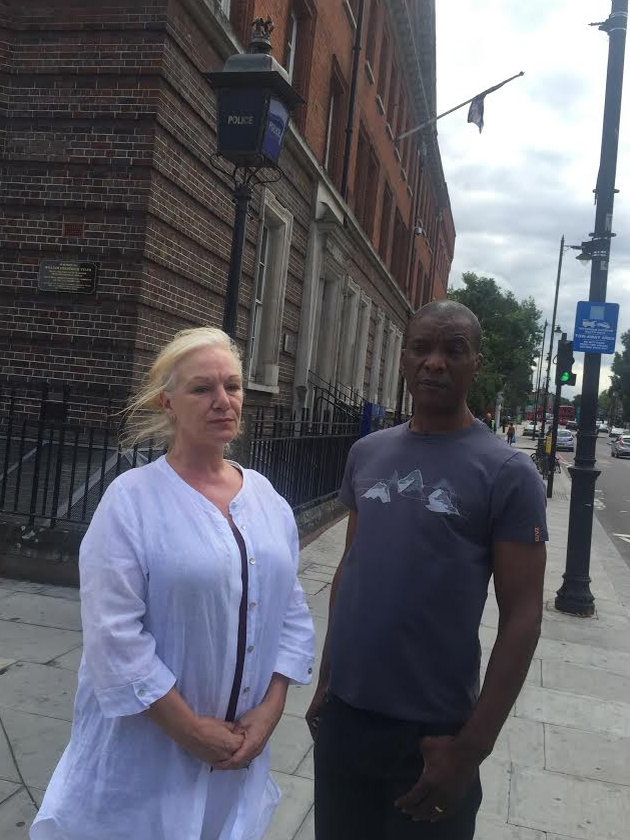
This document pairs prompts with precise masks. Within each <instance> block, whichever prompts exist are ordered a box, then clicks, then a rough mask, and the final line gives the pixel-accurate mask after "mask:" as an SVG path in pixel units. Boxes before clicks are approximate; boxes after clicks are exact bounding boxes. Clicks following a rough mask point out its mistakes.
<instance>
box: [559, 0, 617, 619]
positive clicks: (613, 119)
mask: <svg viewBox="0 0 630 840" xmlns="http://www.w3.org/2000/svg"><path fill="white" fill-rule="evenodd" d="M627 27H628V0H612V9H611V13H610V17H609V18H608V20H606V21H604V22H603V23H602V24H599V28H600V29H601V30H602V31H604V32H607V33H608V36H609V44H608V70H607V75H606V99H605V104H604V125H603V129H602V145H601V155H600V164H599V174H598V177H597V187H596V190H595V198H596V202H597V209H596V212H595V230H594V232H593V233H592V234H591V239H592V241H591V242H589V243H584V246H585V254H588V255H589V256H590V257H591V285H590V290H589V300H590V301H594V302H598V303H601V302H604V301H605V300H606V286H607V282H608V261H609V256H610V241H611V237H612V236H613V233H612V219H613V205H614V200H615V175H616V171H617V151H618V146H619V123H620V116H621V92H622V86H623V65H624V52H625V44H626V30H627ZM600 364H601V356H600V355H598V354H595V353H586V354H585V356H584V374H583V379H582V405H581V411H580V422H579V426H578V436H577V451H576V454H575V464H574V465H573V466H571V467H569V472H570V473H571V478H572V482H571V506H570V512H569V533H568V540H567V559H566V569H565V573H564V582H563V584H562V587H561V588H560V589H559V590H558V594H557V597H556V602H555V603H556V608H557V609H558V610H562V612H566V613H570V614H572V615H584V616H591V615H593V613H594V612H595V599H594V598H593V594H592V592H591V590H590V586H589V584H590V582H591V578H590V574H589V572H590V560H591V537H592V532H593V509H594V502H595V482H596V481H597V477H598V475H599V470H596V469H595V463H596V461H595V448H596V443H597V429H596V426H595V420H596V418H597V402H598V397H599V373H600Z"/></svg>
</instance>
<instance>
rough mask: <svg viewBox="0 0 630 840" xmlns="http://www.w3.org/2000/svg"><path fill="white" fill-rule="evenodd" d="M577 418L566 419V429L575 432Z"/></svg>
mask: <svg viewBox="0 0 630 840" xmlns="http://www.w3.org/2000/svg"><path fill="white" fill-rule="evenodd" d="M577 427H578V424H577V420H567V429H569V430H572V431H574V432H577Z"/></svg>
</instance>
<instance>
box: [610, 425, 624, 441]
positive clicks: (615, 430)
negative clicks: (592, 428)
mask: <svg viewBox="0 0 630 840" xmlns="http://www.w3.org/2000/svg"><path fill="white" fill-rule="evenodd" d="M622 434H623V429H621V428H620V427H619V426H613V427H612V429H611V430H610V432H609V433H608V437H609V439H610V440H611V441H615V440H617V438H619V437H621V435H622Z"/></svg>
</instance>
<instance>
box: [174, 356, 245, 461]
mask: <svg viewBox="0 0 630 840" xmlns="http://www.w3.org/2000/svg"><path fill="white" fill-rule="evenodd" d="M162 406H163V408H164V410H165V411H166V412H167V413H168V414H169V416H170V417H171V418H172V419H173V421H174V424H175V441H176V442H177V443H179V444H184V445H189V446H193V447H195V448H204V447H213V448H214V447H217V446H225V445H226V444H228V443H230V441H232V440H233V439H234V438H235V437H236V435H237V433H238V430H239V424H240V420H241V409H242V407H243V381H242V377H241V374H240V372H239V369H238V365H237V363H236V361H235V359H234V358H233V356H232V354H231V353H230V352H229V351H228V350H226V349H224V348H223V347H201V348H200V349H199V350H193V351H192V352H190V353H188V354H187V355H186V356H184V358H183V359H182V360H181V362H180V363H179V364H178V365H177V367H176V368H175V377H174V383H173V387H172V391H171V393H170V394H167V393H166V392H164V393H163V394H162Z"/></svg>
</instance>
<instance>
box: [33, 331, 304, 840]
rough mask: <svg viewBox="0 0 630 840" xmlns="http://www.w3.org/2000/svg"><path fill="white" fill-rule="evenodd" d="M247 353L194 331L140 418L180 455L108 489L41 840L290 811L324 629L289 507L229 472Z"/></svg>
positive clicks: (248, 837) (164, 367) (164, 835)
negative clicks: (303, 719) (295, 728)
mask: <svg viewBox="0 0 630 840" xmlns="http://www.w3.org/2000/svg"><path fill="white" fill-rule="evenodd" d="M242 402H243V391H242V371H241V363H240V359H239V356H238V351H237V349H236V348H235V346H234V345H233V344H232V342H231V341H230V339H229V338H228V336H227V335H226V334H225V333H223V332H221V331H220V330H217V329H210V328H201V329H193V330H186V331H184V332H181V333H179V334H178V335H176V336H175V338H174V339H173V341H172V342H171V343H170V344H168V345H167V346H166V347H165V348H164V349H163V350H162V352H161V353H160V355H159V356H158V358H157V359H156V361H155V363H154V365H153V367H152V368H151V371H150V374H149V378H148V384H147V386H146V387H145V388H144V389H143V391H142V393H141V394H140V395H139V396H138V398H137V399H136V400H135V401H134V402H133V403H132V405H131V408H130V423H131V427H132V428H133V429H135V432H134V435H133V438H132V441H135V442H139V441H141V440H145V439H147V438H153V440H154V441H155V440H162V441H163V442H164V443H165V444H166V446H167V454H166V456H164V457H162V458H160V459H159V460H157V461H155V462H154V463H151V464H148V465H147V466H144V467H141V468H139V469H134V470H129V471H128V472H126V473H124V474H123V475H121V476H120V477H119V478H117V479H116V480H115V481H114V482H113V483H112V485H111V486H110V487H109V489H108V490H107V492H106V493H105V495H104V496H103V499H102V501H101V503H100V505H99V507H98V509H97V511H96V513H95V514H94V518H93V520H92V522H91V524H90V527H89V529H88V531H87V534H86V535H85V538H84V540H83V543H82V545H81V551H80V560H79V562H80V571H81V615H82V620H83V633H84V652H83V658H82V662H81V668H80V671H79V687H78V690H77V696H76V700H75V709H74V721H73V725H72V734H71V739H70V744H69V745H68V747H67V749H66V751H65V753H64V754H63V756H62V758H61V760H60V762H59V764H58V766H57V769H56V770H55V772H54V774H53V777H52V779H51V781H50V784H49V787H48V790H47V792H46V795H45V797H44V801H43V803H42V807H41V810H40V812H39V814H38V816H37V818H36V820H35V822H34V823H33V826H32V828H31V838H32V840H258V838H261V837H262V836H263V835H264V833H265V831H266V829H267V827H268V825H269V822H270V820H271V817H272V815H273V811H274V809H275V806H276V804H277V802H278V799H279V792H278V789H277V787H276V785H275V783H274V782H273V780H272V779H271V776H270V775H269V749H268V746H267V742H268V740H269V737H270V735H271V734H272V732H273V730H274V728H275V726H276V724H277V723H278V721H279V719H280V716H281V714H282V711H283V708H284V702H285V698H286V692H287V687H288V685H289V683H290V682H291V681H295V682H298V683H308V682H310V679H311V673H312V668H313V626H312V622H311V618H310V615H309V612H308V608H307V606H306V603H305V598H304V593H303V591H302V588H301V586H300V584H299V582H298V579H297V566H298V552H299V549H298V535H297V530H296V526H295V521H294V519H293V515H292V512H291V509H290V508H289V505H288V504H287V503H286V502H285V501H284V499H282V498H281V497H280V496H279V495H278V494H277V493H276V492H275V490H274V489H273V487H272V486H271V485H270V484H269V482H268V481H267V480H266V479H265V478H263V476H262V475H260V474H258V473H256V472H254V471H253V470H245V469H243V468H242V467H240V466H238V464H235V463H232V462H231V461H228V460H226V458H225V457H224V452H225V447H226V446H227V445H228V444H229V443H230V442H231V441H232V440H233V439H234V438H235V436H236V435H237V433H238V429H239V423H240V417H241V408H242Z"/></svg>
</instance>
